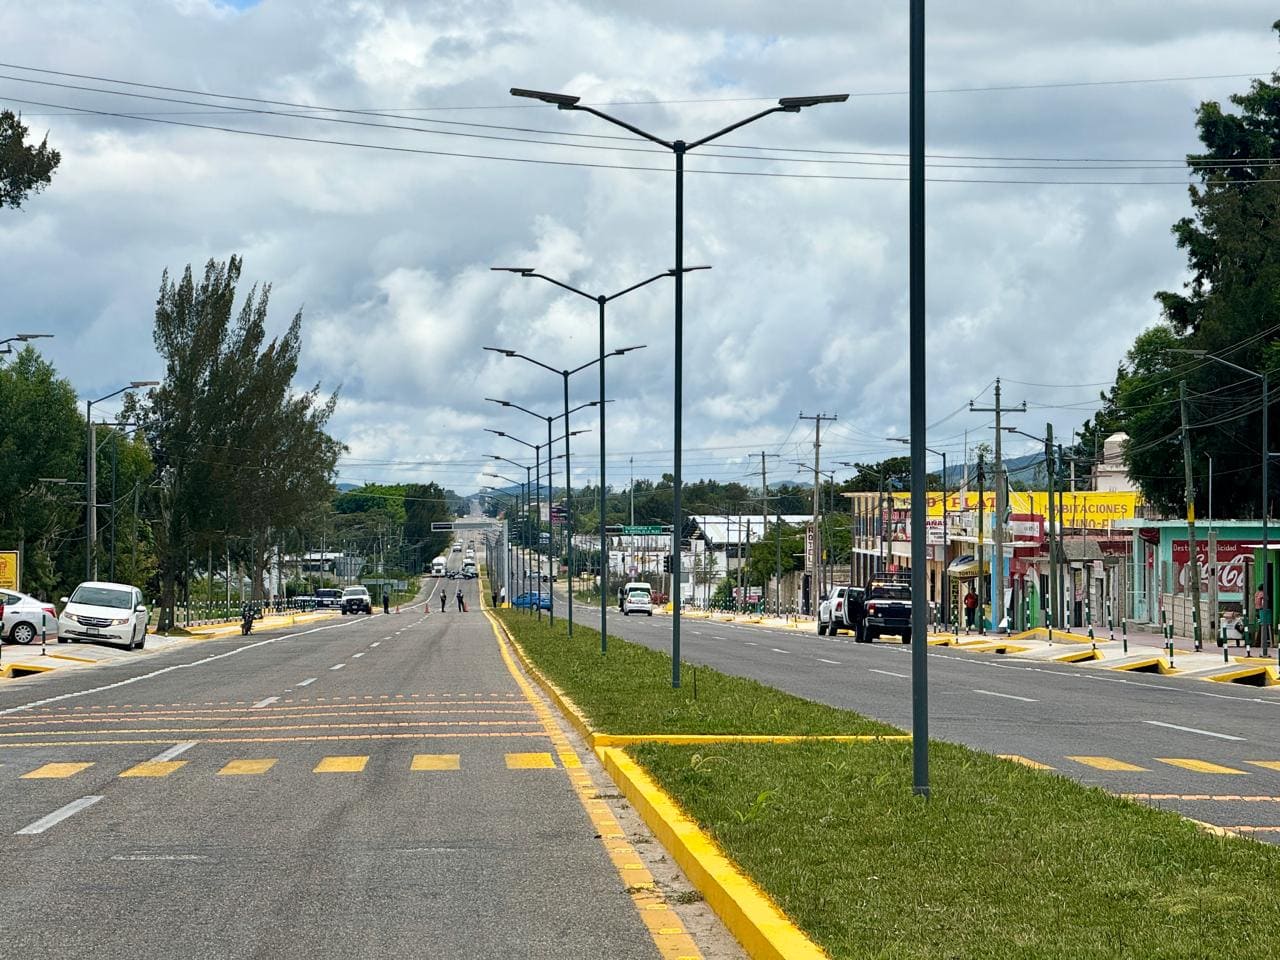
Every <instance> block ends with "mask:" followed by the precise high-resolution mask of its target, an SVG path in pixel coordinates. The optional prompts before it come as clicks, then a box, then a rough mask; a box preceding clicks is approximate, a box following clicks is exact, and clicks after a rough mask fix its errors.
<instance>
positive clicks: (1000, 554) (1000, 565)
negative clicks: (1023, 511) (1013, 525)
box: [969, 377, 1027, 632]
mask: <svg viewBox="0 0 1280 960" xmlns="http://www.w3.org/2000/svg"><path fill="white" fill-rule="evenodd" d="M969 410H970V411H971V412H973V413H994V414H995V415H996V449H995V454H996V463H995V467H996V519H995V524H994V525H993V536H992V540H993V546H994V547H995V557H994V559H993V562H992V570H991V573H992V581H993V585H994V588H995V589H994V594H993V597H992V599H993V601H994V604H995V609H994V610H992V612H991V615H992V619H993V620H994V622H995V623H996V624H997V632H998V630H999V627H998V624H999V623H1000V621H1001V620H1002V619H1004V615H1005V611H1004V520H1005V509H1006V506H1007V501H1006V498H1005V486H1004V480H1003V477H1004V460H1003V459H1002V458H1001V455H1000V440H1001V436H1002V434H1003V431H1002V430H1001V429H1000V418H1001V416H1002V415H1003V414H1004V413H1026V412H1027V401H1025V400H1023V401H1022V404H1021V405H1020V406H1017V407H1010V408H1008V409H1006V408H1004V407H1002V406H1001V404H1000V378H999V377H996V405H995V406H994V407H975V406H974V405H973V402H972V401H970V403H969Z"/></svg>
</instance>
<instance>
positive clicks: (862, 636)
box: [854, 576, 911, 643]
mask: <svg viewBox="0 0 1280 960" xmlns="http://www.w3.org/2000/svg"><path fill="white" fill-rule="evenodd" d="M854 606H855V608H856V610H855V615H854V616H855V623H856V627H855V629H854V639H855V640H857V642H858V643H870V642H871V641H872V640H876V639H878V638H880V637H882V636H897V637H900V638H901V639H902V642H903V643H910V642H911V581H910V580H908V579H906V578H905V577H895V576H881V577H873V578H871V579H870V580H868V581H867V586H866V588H865V589H864V590H863V591H862V596H861V597H860V598H859V599H858V600H857V601H856V602H855V604H854Z"/></svg>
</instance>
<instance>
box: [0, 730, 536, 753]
mask: <svg viewBox="0 0 1280 960" xmlns="http://www.w3.org/2000/svg"><path fill="white" fill-rule="evenodd" d="M258 729H261V730H271V729H273V728H271V727H260V728H258ZM476 737H546V733H545V732H543V731H542V730H497V731H490V732H480V733H425V732H424V733H330V734H320V735H316V736H310V737H203V738H201V737H196V738H193V739H194V740H195V742H196V743H324V742H326V741H330V740H471V739H474V738H476ZM124 743H167V744H169V745H170V746H172V745H173V737H165V738H163V739H160V740H143V739H136V740H31V741H27V742H25V743H0V750H20V749H29V748H31V747H101V746H108V747H109V746H118V745H120V744H124Z"/></svg>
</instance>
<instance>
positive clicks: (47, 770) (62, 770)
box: [21, 763, 93, 780]
mask: <svg viewBox="0 0 1280 960" xmlns="http://www.w3.org/2000/svg"><path fill="white" fill-rule="evenodd" d="M92 766H93V764H92V763H46V764H45V765H44V766H43V767H37V768H36V769H34V770H32V771H31V772H30V773H24V774H23V775H22V777H21V779H23V780H63V779H65V778H67V777H74V776H75V775H76V774H77V773H79V772H80V771H81V770H88V769H89V768H90V767H92Z"/></svg>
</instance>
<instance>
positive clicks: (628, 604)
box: [618, 582, 653, 617]
mask: <svg viewBox="0 0 1280 960" xmlns="http://www.w3.org/2000/svg"><path fill="white" fill-rule="evenodd" d="M618 607H619V608H620V609H621V610H622V614H623V616H626V617H629V616H631V614H633V613H643V614H645V615H646V616H650V617H652V616H653V597H652V596H651V594H650V587H649V584H647V583H640V582H636V583H628V584H626V585H624V586H623V587H622V589H621V590H619V591H618Z"/></svg>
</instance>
